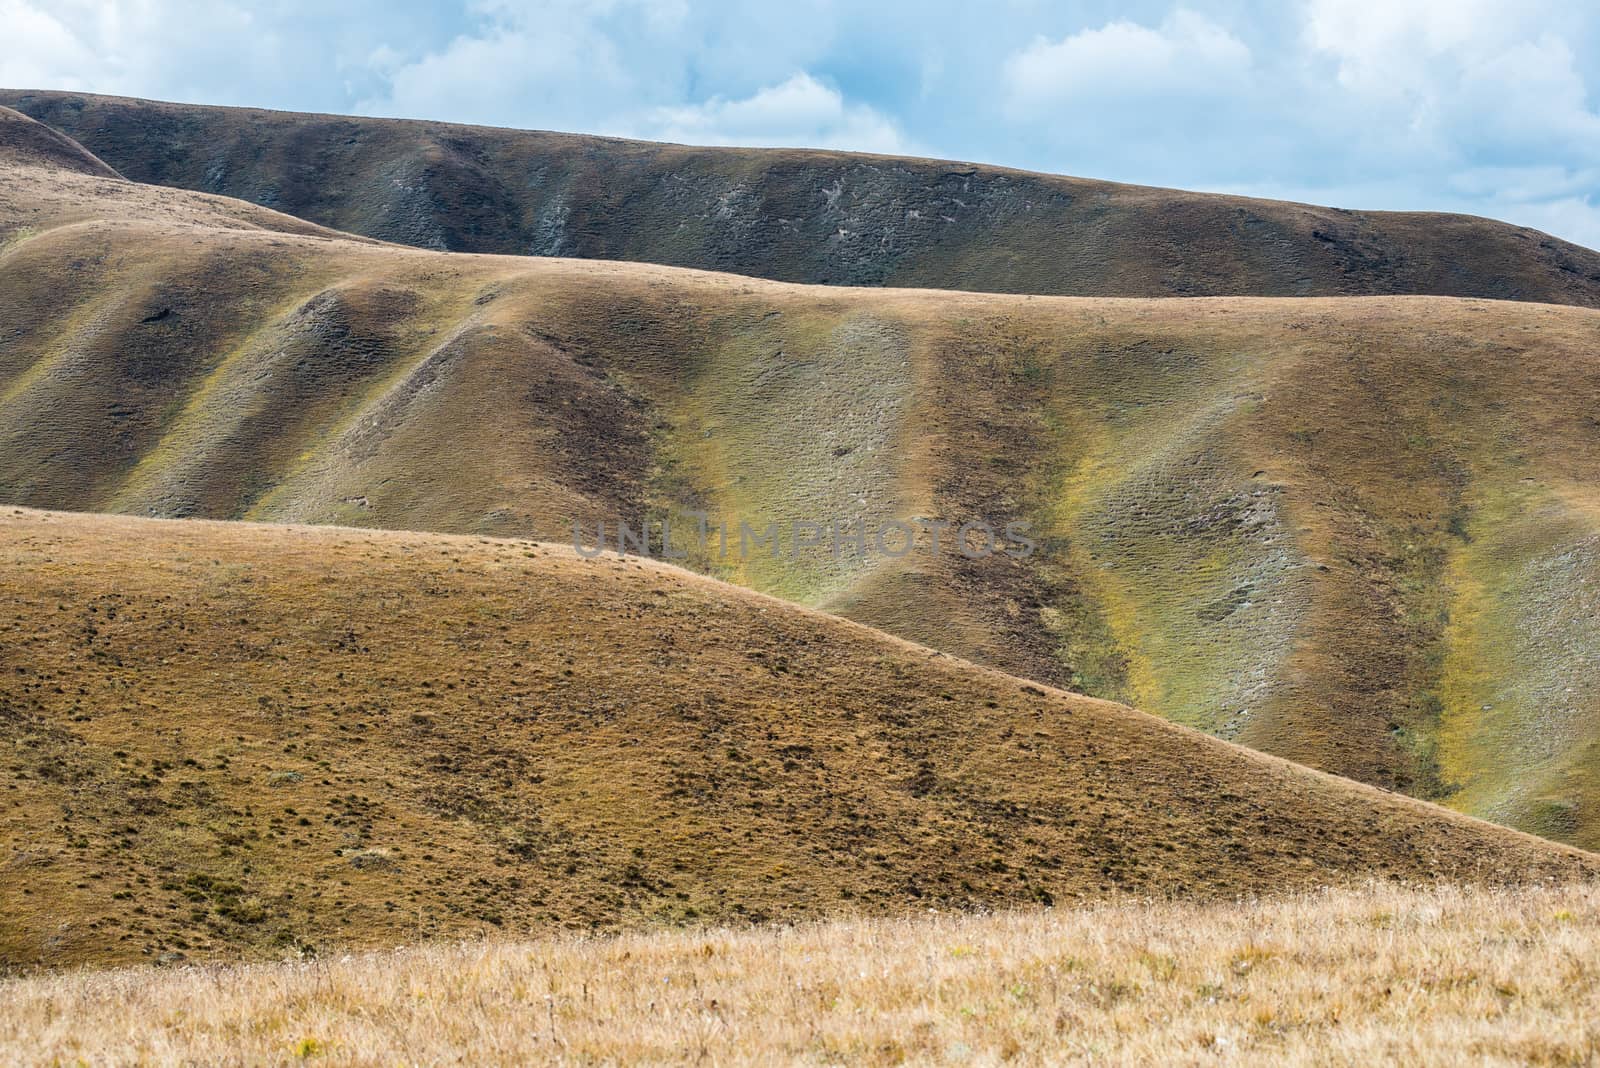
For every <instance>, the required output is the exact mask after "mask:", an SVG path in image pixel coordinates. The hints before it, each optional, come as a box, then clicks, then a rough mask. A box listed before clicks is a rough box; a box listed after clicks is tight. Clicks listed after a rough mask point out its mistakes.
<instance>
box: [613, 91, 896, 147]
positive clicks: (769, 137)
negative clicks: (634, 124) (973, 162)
mask: <svg viewBox="0 0 1600 1068" xmlns="http://www.w3.org/2000/svg"><path fill="white" fill-rule="evenodd" d="M642 135H643V136H647V137H650V138H652V139H656V140H664V141H681V142H684V143H686V144H695V145H757V146H761V145H764V146H769V147H771V146H777V147H793V146H806V147H816V148H838V149H851V150H855V151H862V152H884V153H896V152H905V151H907V148H906V141H905V138H904V137H903V136H902V135H901V133H900V131H899V130H898V129H897V128H896V127H895V124H894V123H893V122H891V121H890V120H889V119H887V118H885V117H884V116H883V115H880V114H879V113H878V112H876V111H874V110H873V109H872V108H869V107H865V106H862V105H852V104H847V103H846V102H845V99H844V97H843V96H842V95H841V94H840V93H839V91H838V90H836V89H832V88H830V87H828V86H826V85H823V84H822V83H821V82H819V81H817V80H816V79H815V78H813V77H812V76H811V75H809V74H807V73H805V72H801V73H799V74H796V75H794V76H793V77H791V78H790V79H789V80H788V81H785V82H783V83H782V84H780V85H774V86H770V87H768V88H765V89H761V90H758V91H757V92H756V93H754V94H753V95H751V96H748V97H745V98H744V99H742V100H729V99H727V98H725V97H720V96H719V97H712V98H711V99H710V100H707V101H706V102H704V103H702V104H697V105H690V106H684V107H667V108H659V109H657V110H655V111H654V112H652V113H651V114H650V115H649V116H648V118H647V119H646V122H645V126H644V128H643V130H642Z"/></svg>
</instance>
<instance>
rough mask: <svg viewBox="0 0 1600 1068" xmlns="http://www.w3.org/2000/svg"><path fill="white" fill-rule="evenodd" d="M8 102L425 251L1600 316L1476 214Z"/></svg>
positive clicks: (1527, 245)
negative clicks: (1531, 307)
mask: <svg viewBox="0 0 1600 1068" xmlns="http://www.w3.org/2000/svg"><path fill="white" fill-rule="evenodd" d="M0 104H6V105H9V106H11V107H14V108H16V109H18V110H19V111H22V112H24V113H26V114H28V115H31V116H33V117H34V118H36V119H38V120H40V121H41V122H44V123H47V124H48V125H50V126H52V127H54V128H56V129H58V130H60V131H62V132H63V133H65V134H67V135H69V136H70V137H72V138H74V139H76V140H77V141H79V142H80V143H82V144H83V145H84V146H85V147H86V148H87V149H88V150H90V151H91V152H93V153H95V154H96V155H98V156H99V157H100V158H101V159H103V160H105V161H106V162H107V163H108V164H109V165H111V166H112V167H115V168H116V169H117V170H118V171H120V172H121V173H122V174H123V175H125V176H127V177H129V178H131V179H134V180H135V181H141V182H153V183H158V184H162V185H171V186H177V187H180V188H184V189H194V190H201V191H205V192H211V193H222V194H226V195H228V196H232V197H238V198H241V199H244V200H249V201H252V202H255V203H257V204H262V205H265V206H267V207H271V208H275V209H277V210H279V211H283V212H287V213H289V214H291V215H296V216H299V217H301V218H304V219H308V220H310V221H313V222H316V223H320V224H322V225H326V226H330V227H333V228H336V229H339V230H345V231H349V232H352V233H357V234H364V235H367V236H370V237H376V238H381V239H383V240H388V241H396V242H401V243H404V244H409V245H415V246H419V247H422V248H431V249H440V250H451V251H458V252H493V253H512V254H522V255H527V254H535V255H562V256H577V257H583V258H590V259H615V260H633V261H641V262H650V263H661V264H668V265H675V266H684V267H699V268H705V269H710V270H718V271H732V272H736V273H739V274H748V275H754V276H757V277H762V278H771V279H776V280H780V281H792V282H807V283H823V284H843V285H871V286H907V287H918V288H934V289H967V290H978V291H989V292H1004V293H1039V294H1061V295H1081V296H1128V297H1157V296H1338V295H1356V294H1431V295H1443V296H1470V297H1489V298H1496V299H1507V300H1524V301H1542V302H1548V303H1556V304H1578V305H1584V306H1588V307H1595V306H1600V253H1596V252H1594V251H1592V250H1589V249H1585V248H1582V247H1579V246H1577V245H1573V244H1570V243H1568V242H1565V241H1561V240H1558V239H1556V238H1553V237H1550V236H1549V235H1546V234H1542V233H1539V232H1538V231H1535V230H1530V229H1527V228H1523V227H1517V226H1510V225H1507V224H1504V223H1499V222H1493V221H1490V220H1487V219H1480V218H1474V217H1469V216H1462V215H1447V214H1434V213H1417V212H1372V211H1345V210H1339V209H1334V208H1324V207H1312V206H1308V205H1304V204H1292V203H1286V202H1281V201H1272V200H1260V199H1251V198H1245V197H1235V196H1221V195H1215V194H1205V193H1187V192H1181V191H1177V190H1169V189H1154V188H1145V187H1140V186H1132V185H1121V184H1116V183H1111V182H1103V181H1094V180H1090V179H1083V178H1067V177H1058V176H1053V175H1044V174H1035V173H1029V172H1024V171H1017V170H1008V169H1003V168H998V167H988V166H981V165H975V164H968V163H951V162H943V161H937V160H927V159H909V158H898V157H890V156H872V155H860V154H848V153H840V152H825V151H807V150H796V149H772V150H768V149H734V148H690V147H684V146H680V145H667V144H653V143H648V142H641V141H625V140H619V139H615V138H604V137H589V136H580V135H571V134H557V133H544V132H534V131H522V130H506V129H492V128H486V127H477V126H460V125H451V124H447V123H437V122H420V121H410V120H395V119H368V118H347V117H338V116H328V115H305V114H295V113H289V112H277V111H261V110H253V109H243V108H220V107H202V106H197V105H189V104H168V103H157V102H153V101H146V100H130V99H125V98H120V97H106V96H93V95H86V94H77V93H59V92H38V91H29V90H7V91H0Z"/></svg>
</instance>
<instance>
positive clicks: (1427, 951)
mask: <svg viewBox="0 0 1600 1068" xmlns="http://www.w3.org/2000/svg"><path fill="white" fill-rule="evenodd" d="M1597 962H1600V890H1597V889H1596V888H1595V886H1594V885H1593V884H1590V885H1588V886H1584V887H1539V888H1524V889H1522V890H1518V891H1514V892H1513V891H1492V890H1460V889H1451V888H1435V889H1404V888H1399V887H1395V886H1390V885H1376V886H1367V887H1360V888H1352V889H1347V890H1339V891H1332V892H1317V893H1311V894H1290V895H1285V896H1279V897H1275V898H1273V899H1271V900H1267V901H1255V900H1251V901H1243V902H1236V901H1227V902H1220V903H1216V904H1211V905H1205V904H1196V903H1160V902H1155V903H1152V902H1140V901H1127V902H1118V903H1110V904H1101V905H1096V906H1092V907H1087V908H1081V909H1066V908H1056V909H1054V910H1049V911H1030V912H1020V913H1010V914H998V915H951V914H940V915H927V916H917V917H904V918H897V919H878V920H856V921H849V922H833V923H824V924H801V925H799V926H796V927H785V928H776V929H773V928H767V929H761V930H744V931H727V930H718V931H685V932H667V933H657V934H628V935H622V936H618V937H602V938H594V937H581V936H577V937H575V936H564V937H555V938H545V939H542V940H539V941H534V942H525V943H523V942H506V941H499V940H490V941H480V942H468V943H459V944H435V945H427V946H420V947H415V948H409V949H405V950H401V951H399V952H393V953H374V954H358V955H354V956H343V957H338V958H335V959H318V960H316V961H309V962H290V963H280V964H265V965H256V966H247V967H236V966H235V967H225V966H212V967H184V968H177V969H170V970H156V969H150V968H139V969H131V970H114V971H101V972H92V973H77V972H67V973H57V974H53V975H48V976H40V977H37V978H30V979H22V980H13V981H10V982H0V1059H4V1060H5V1061H6V1062H7V1063H12V1064H33V1063H43V1064H74V1063H89V1064H103V1063H120V1064H135V1063H140V1064H145V1063H150V1064H153V1063H174V1064H177V1063H182V1064H217V1063H250V1064H313V1065H315V1064H326V1065H364V1064H536V1063H542V1064H697V1065H707V1064H711V1065H734V1064H814V1065H843V1064H864V1065H898V1064H935V1063H947V1064H964V1065H1000V1064H1014V1065H1062V1064H1149V1065H1172V1066H1182V1065H1261V1066H1268V1068H1310V1066H1314V1065H1315V1066H1329V1065H1352V1066H1354V1065H1360V1066H1367V1065H1375V1064H1403V1065H1407V1066H1415V1068H1456V1066H1458V1065H1464V1064H1472V1065H1483V1066H1499V1065H1505V1066H1509V1065H1549V1066H1570V1065H1584V1064H1593V1063H1595V1061H1596V1060H1597V1059H1600V963H1597Z"/></svg>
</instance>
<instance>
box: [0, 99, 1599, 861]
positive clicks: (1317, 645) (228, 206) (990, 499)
mask: <svg viewBox="0 0 1600 1068" xmlns="http://www.w3.org/2000/svg"><path fill="white" fill-rule="evenodd" d="M11 122H12V123H13V124H14V125H15V126H16V130H15V131H13V133H12V134H10V135H8V136H9V137H10V139H11V141H13V142H17V143H21V142H22V141H28V142H29V143H32V142H33V140H36V139H37V138H39V137H43V136H46V135H45V133H41V132H39V131H38V130H37V129H35V127H36V124H32V123H30V122H29V121H28V120H25V119H22V118H20V117H17V118H15V119H13V120H11ZM3 128H4V127H0V129H3ZM5 173H6V184H5V185H4V186H3V187H0V188H3V192H0V501H6V502H10V503H15V504H19V505H29V506H35V507H42V508H57V509H72V510H81V511H107V512H122V513H131V514H140V515H153V516H176V517H188V516H194V517H209V518H215V519H256V520H267V521H277V522H294V523H332V524H343V525H351V526H370V527H388V528H403V529H419V530H431V531H440V532H454V533H463V534H483V535H494V536H519V537H538V538H544V539H549V540H565V541H569V542H570V541H571V539H572V527H573V523H574V521H577V522H579V523H580V524H581V525H582V527H583V529H585V530H591V531H592V530H593V529H594V527H595V524H597V523H600V522H606V523H609V524H614V523H615V522H616V521H617V520H619V519H620V520H629V521H635V520H637V519H638V518H640V517H648V516H657V517H669V518H673V519H675V520H677V522H678V526H679V529H680V530H682V529H687V528H688V527H689V526H690V525H692V519H691V514H692V513H693V512H695V511H701V512H704V513H706V514H709V515H711V516H713V517H715V518H716V519H718V520H720V521H722V522H725V523H726V524H727V525H728V526H730V527H733V528H736V524H737V523H738V522H740V521H748V522H749V523H750V524H751V525H752V526H753V527H754V528H756V529H761V528H763V527H764V525H765V524H766V523H768V522H771V521H779V522H781V523H790V522H793V521H803V520H810V521H818V522H822V521H830V520H831V521H839V522H843V523H844V524H846V525H847V526H849V525H851V524H858V523H859V522H861V521H862V520H871V521H874V522H879V521H881V520H882V519H883V518H884V517H899V518H902V519H909V518H916V517H922V518H925V519H942V520H949V521H953V522H955V523H960V522H964V521H966V520H969V519H983V520H987V521H990V522H991V523H993V524H994V525H996V526H1000V525H1003V524H1004V523H1007V522H1026V523H1029V524H1031V528H1030V529H1031V531H1032V537H1033V538H1034V539H1035V540H1036V541H1037V543H1038V549H1037V551H1036V552H1035V553H1034V554H1033V555H1032V556H1031V557H1028V558H1027V559H1018V558H1016V557H1014V556H1010V555H1005V554H997V555H994V556H991V557H989V558H987V559H982V560H969V559H967V558H965V557H964V556H962V555H961V554H959V553H952V552H949V551H948V544H949V542H948V539H947V541H946V547H947V548H946V551H944V552H942V553H937V554H936V553H934V552H932V551H931V545H930V541H931V537H930V535H929V534H927V533H924V534H923V535H922V536H921V537H920V538H919V543H918V547H917V551H915V552H913V553H911V554H909V555H907V556H904V557H900V558H890V557H887V556H884V555H881V554H876V553H870V552H869V553H863V552H861V551H859V550H858V549H856V548H855V547H853V546H852V545H850V544H849V543H848V541H846V542H845V543H844V544H843V546H842V551H841V553H840V554H839V555H838V556H837V557H836V556H835V555H834V554H833V553H832V551H831V546H830V545H826V544H824V545H821V546H812V547H799V548H797V547H796V546H794V545H793V544H792V541H791V542H786V543H785V545H784V546H783V547H782V550H781V552H780V554H779V555H777V556H773V555H771V554H769V553H766V552H757V553H752V554H750V555H749V556H748V557H746V558H744V559H740V558H738V556H737V554H732V555H729V556H727V557H723V556H722V555H721V554H720V553H718V552H714V551H711V550H710V549H707V550H706V551H701V552H695V553H692V554H691V558H690V559H688V560H686V561H685V562H686V563H687V564H689V565H690V566H692V567H694V568H696V569H698V570H701V571H704V572H707V573H710V574H713V575H715V576H717V577H719V578H722V579H726V580H729V581H734V582H737V583H740V584H743V585H746V586H749V587H753V588H755V589H758V590H762V591H766V592H770V593H773V594H776V595H779V596H782V597H785V598H787V599H790V600H794V601H798V602H802V603H805V604H808V605H811V606H814V607H819V608H823V609H825V610H827V611H830V612H834V613H837V614H841V615H845V616H848V617H850V618H852V619H855V620H858V621H860V622H863V623H866V624H868V625H871V626H873V627H876V628H879V629H882V630H885V631H888V632H891V633H894V634H897V635H899V636H901V637H904V638H907V639H910V640H913V641H918V642H921V643H924V644H927V645H930V646H933V647H936V648H939V649H942V650H944V651H946V652H949V653H952V654H954V655H958V656H962V657H965V658H968V659H972V660H976V661H979V662H982V663H986V664H989V665H992V666H995V667H998V668H1001V669H1003V670H1006V671H1008V672H1011V673H1013V674H1017V675H1023V676H1027V677H1030V678H1033V679H1036V680H1039V681H1041V682H1044V683H1047V684H1051V685H1057V686H1061V687H1063V688H1069V689H1073V690H1077V691H1081V692H1085V693H1088V694H1090V695H1094V696H1100V697H1105V698H1108V699H1115V700H1119V701H1123V702H1126V703H1129V704H1133V705H1136V706H1138V707H1141V708H1144V709H1146V710H1148V711H1151V712H1155V713H1158V714H1160V715H1162V716H1166V717H1168V718H1171V719H1174V720H1177V721H1179V722H1182V723H1186V724H1188V725H1191V726H1195V727H1198V728H1201V729H1203V730H1206V731H1209V732H1211V733H1214V734H1218V735H1220V736H1223V737H1225V738H1230V739H1232V740H1235V741H1239V742H1242V743H1244V744H1247V745H1250V746H1252V747H1255V748H1258V749H1261V750H1264V751H1267V752H1272V753H1276V754H1278V755H1280V756H1284V757H1287V758H1290V759H1293V760H1296V761H1299V762H1302V763H1306V764H1309V765H1312V766H1315V767H1319V768H1321V769H1323V770H1327V771H1331V772H1335V773H1338V774H1342V775H1346V776H1349V777H1351V778H1356V779H1360V780H1362V781H1364V782H1369V783H1373V784H1376V785H1380V786H1385V787H1393V788H1397V789H1401V790H1404V791H1407V792H1410V793H1413V794H1416V795H1419V796H1423V797H1428V798H1435V799H1440V800H1443V801H1445V802H1447V803H1448V804H1450V805H1452V806H1455V807H1458V808H1460V809H1462V810H1463V811H1466V812H1469V813H1472V814H1475V815H1480V816H1483V817H1485V818H1489V819H1492V820H1494V821H1496V822H1499V823H1504V824H1507V825H1510V826H1515V827H1520V828H1523V829H1526V830H1531V831H1535V832H1537V833H1540V834H1543V835H1546V836H1549V837H1553V838H1557V839H1561V840H1565V841H1568V842H1573V843H1576V844H1580V845H1583V846H1586V847H1594V846H1600V714H1597V710H1600V684H1597V683H1596V681H1595V679H1596V678H1600V675H1597V673H1596V672H1594V671H1593V670H1590V668H1591V667H1592V665H1593V663H1594V661H1595V659H1596V657H1597V656H1600V634H1597V633H1596V632H1595V628H1594V626H1593V624H1592V622H1591V620H1592V619H1593V617H1594V615H1595V607H1596V606H1595V597H1596V594H1595V592H1594V591H1595V590H1596V589H1597V588H1600V587H1597V585H1596V572H1597V569H1600V556H1597V551H1596V548H1595V546H1596V544H1597V540H1596V539H1597V529H1600V528H1597V523H1596V515H1597V512H1596V508H1597V500H1596V496H1595V491H1594V489H1593V487H1594V485H1595V484H1596V471H1597V469H1600V424H1597V423H1596V421H1595V419H1594V416H1593V415H1592V413H1591V411H1590V406H1589V403H1588V398H1590V397H1592V396H1594V395H1595V394H1596V391H1597V389H1600V362H1597V360H1596V358H1595V352H1596V346H1597V343H1600V313H1597V312H1594V311H1591V310H1588V309H1581V308H1572V307H1558V306H1552V305H1532V304H1523V303H1505V302H1486V301H1473V300H1455V299H1444V298H1422V297H1408V298H1360V299H1356V298H1338V299H1293V300H1278V299H1246V298H1230V299H1203V300H1131V299H1087V298H1030V297H1021V296H1004V295H985V294H958V293H929V292H925V291H909V290H874V289H845V288H838V287H828V288H823V287H806V286H794V285H786V284H779V283H773V282H765V281H760V280H753V279H746V278H741V277H736V276H730V275H722V274H711V273H705V272H695V271H685V270H681V269H672V268H665V267H658V266H649V265H636V264H612V263H598V262H592V261H580V260H561V259H551V258H527V257H493V256H467V255H455V254H440V253H431V252H423V251H418V250H413V249H408V248H404V247H398V246H393V245H384V244H380V243H377V242H372V241H366V240H355V239H348V238H344V237H341V236H339V235H336V234H332V233H330V232H327V231H321V230H317V229H315V228H313V227H311V226H310V224H306V223H303V222H300V221H298V220H296V219H293V218H291V217H288V216H283V215H280V214H278V213H275V212H271V211H267V210H265V209H261V208H257V207H254V206H251V205H247V204H242V203H240V202H237V201H230V200H227V199H225V198H217V197H212V196H207V195H203V194H195V193H187V192H179V191H174V190H166V189H160V188H156V187H151V186H145V185H140V184H137V183H133V182H129V181H125V180H121V179H116V178H110V177H106V176H104V175H103V174H100V173H98V172H96V171H94V168H93V167H90V169H89V171H85V170H84V169H83V167H61V166H56V165H54V164H51V163H48V162H42V161H41V159H40V157H39V156H38V154H37V153H32V154H30V153H22V152H18V153H16V154H15V155H14V157H13V159H12V160H11V161H10V163H9V164H7V166H6V172H5ZM613 529H614V527H613Z"/></svg>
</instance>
